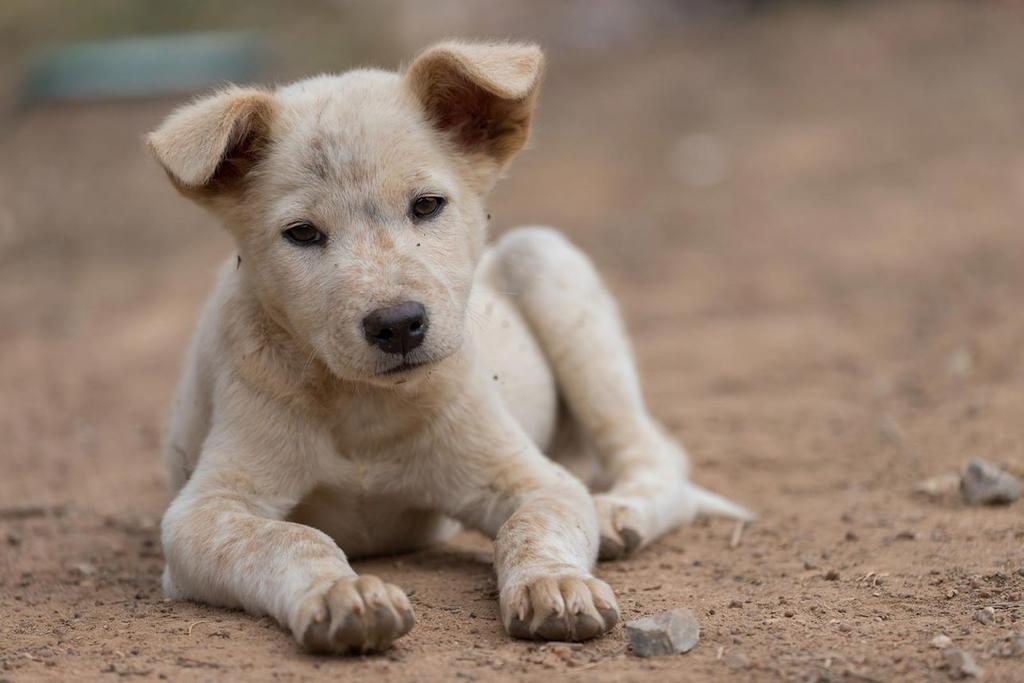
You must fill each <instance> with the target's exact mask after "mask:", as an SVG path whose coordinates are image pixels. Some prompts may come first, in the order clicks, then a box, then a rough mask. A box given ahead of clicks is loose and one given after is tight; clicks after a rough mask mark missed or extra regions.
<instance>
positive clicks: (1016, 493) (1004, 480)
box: [960, 459, 1020, 505]
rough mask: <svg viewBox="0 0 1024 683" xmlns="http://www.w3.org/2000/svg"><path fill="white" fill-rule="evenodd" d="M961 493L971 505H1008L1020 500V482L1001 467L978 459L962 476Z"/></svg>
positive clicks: (965, 469) (973, 461) (969, 465)
mask: <svg viewBox="0 0 1024 683" xmlns="http://www.w3.org/2000/svg"><path fill="white" fill-rule="evenodd" d="M960 493H961V494H962V495H963V497H964V500H965V501H967V503H968V504H970V505H1008V504H1010V503H1012V502H1014V501H1015V500H1017V499H1018V498H1020V481H1019V480H1018V479H1017V477H1015V476H1013V475H1012V474H1010V473H1009V472H1004V471H1003V470H1002V469H1001V468H999V466H997V465H993V464H992V463H990V462H986V461H984V460H981V459H976V460H972V461H971V462H970V463H969V464H968V465H967V467H966V468H964V471H963V473H962V474H961V475H960Z"/></svg>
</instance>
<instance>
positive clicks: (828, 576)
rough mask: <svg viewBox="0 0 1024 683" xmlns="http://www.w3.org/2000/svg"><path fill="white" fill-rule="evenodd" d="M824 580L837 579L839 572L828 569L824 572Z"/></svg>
mask: <svg viewBox="0 0 1024 683" xmlns="http://www.w3.org/2000/svg"><path fill="white" fill-rule="evenodd" d="M825 580H826V581H838V580H839V572H838V571H836V570H835V569H829V570H828V571H827V572H825Z"/></svg>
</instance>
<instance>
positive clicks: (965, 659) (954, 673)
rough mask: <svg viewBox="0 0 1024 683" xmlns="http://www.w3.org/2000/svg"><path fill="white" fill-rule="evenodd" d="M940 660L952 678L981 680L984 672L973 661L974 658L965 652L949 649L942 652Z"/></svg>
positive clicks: (953, 648)
mask: <svg viewBox="0 0 1024 683" xmlns="http://www.w3.org/2000/svg"><path fill="white" fill-rule="evenodd" d="M942 658H943V659H944V660H945V662H946V667H947V668H948V669H949V675H950V676H951V677H953V678H967V677H968V676H970V677H971V678H981V676H982V674H983V673H984V670H983V669H982V668H981V667H980V666H978V663H977V662H975V661H974V657H972V656H971V653H970V652H968V651H967V650H961V649H959V648H955V647H951V648H949V649H947V650H943V652H942Z"/></svg>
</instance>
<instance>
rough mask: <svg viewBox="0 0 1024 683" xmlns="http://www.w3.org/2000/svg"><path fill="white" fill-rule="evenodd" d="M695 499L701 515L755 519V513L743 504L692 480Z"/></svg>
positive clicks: (743, 519) (744, 519)
mask: <svg viewBox="0 0 1024 683" xmlns="http://www.w3.org/2000/svg"><path fill="white" fill-rule="evenodd" d="M690 487H691V491H692V494H693V499H694V501H695V502H696V505H697V516H699V517H728V518H730V519H736V520H740V521H743V522H751V521H753V520H754V517H755V515H754V513H753V512H751V511H750V510H748V509H746V508H745V507H743V506H742V505H737V504H736V503H734V502H732V501H731V500H729V499H728V498H724V497H722V496H720V495H718V494H717V493H713V492H711V491H708V490H707V489H706V488H703V487H701V486H697V485H696V484H694V483H693V482H690Z"/></svg>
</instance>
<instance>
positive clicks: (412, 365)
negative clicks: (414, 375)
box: [379, 360, 430, 377]
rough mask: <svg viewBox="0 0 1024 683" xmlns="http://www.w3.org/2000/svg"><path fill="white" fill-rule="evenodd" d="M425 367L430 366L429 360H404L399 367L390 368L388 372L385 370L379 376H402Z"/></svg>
mask: <svg viewBox="0 0 1024 683" xmlns="http://www.w3.org/2000/svg"><path fill="white" fill-rule="evenodd" d="M424 365H430V361H427V360H416V361H409V360H403V361H402V362H401V363H399V364H398V365H396V366H394V367H391V368H388V369H387V370H385V371H384V372H381V373H379V374H381V375H383V376H385V377H389V376H391V375H401V374H404V373H406V372H411V371H412V370H415V369H416V368H421V367H423V366H424Z"/></svg>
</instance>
